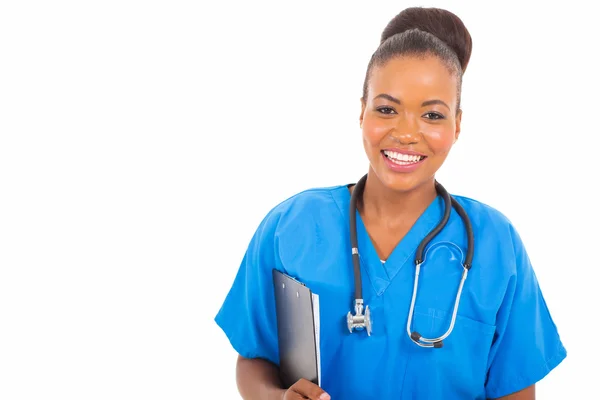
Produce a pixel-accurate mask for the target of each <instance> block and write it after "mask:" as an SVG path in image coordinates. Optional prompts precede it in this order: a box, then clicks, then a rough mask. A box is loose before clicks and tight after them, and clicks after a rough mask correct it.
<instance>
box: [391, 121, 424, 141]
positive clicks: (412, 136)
mask: <svg viewBox="0 0 600 400" xmlns="http://www.w3.org/2000/svg"><path fill="white" fill-rule="evenodd" d="M391 136H392V139H394V140H395V141H397V142H400V143H402V144H414V143H418V142H419V141H420V140H421V136H422V135H421V133H420V130H419V124H418V122H417V121H415V120H414V118H411V117H405V118H400V119H399V121H398V123H397V124H396V126H395V128H394V130H392V132H391Z"/></svg>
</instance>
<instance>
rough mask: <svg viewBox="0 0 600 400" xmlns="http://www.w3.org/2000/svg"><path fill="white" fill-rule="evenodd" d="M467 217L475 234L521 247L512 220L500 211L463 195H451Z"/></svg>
mask: <svg viewBox="0 0 600 400" xmlns="http://www.w3.org/2000/svg"><path fill="white" fill-rule="evenodd" d="M452 197H454V198H455V199H456V201H457V202H458V203H459V204H460V205H461V206H462V207H463V209H464V210H465V212H466V214H467V215H468V216H469V220H470V221H471V225H472V227H473V230H474V231H475V233H476V234H477V232H479V234H480V235H485V236H486V237H488V238H495V239H496V240H499V241H510V242H512V244H513V245H517V246H518V245H521V243H520V237H519V234H518V232H517V229H516V228H515V226H514V224H513V222H512V220H511V219H510V217H509V216H508V215H506V214H505V213H504V212H503V211H502V210H500V209H498V208H496V207H494V206H492V205H490V204H488V203H486V202H483V201H481V200H478V199H474V198H472V197H468V196H464V195H452Z"/></svg>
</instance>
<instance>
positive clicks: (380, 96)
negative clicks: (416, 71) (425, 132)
mask: <svg viewBox="0 0 600 400" xmlns="http://www.w3.org/2000/svg"><path fill="white" fill-rule="evenodd" d="M375 99H386V100H389V101H391V102H394V103H396V104H402V102H401V101H400V100H398V99H397V98H395V97H393V96H390V95H389V94H386V93H381V94H378V95H377V96H375ZM434 104H440V105H442V106H445V107H446V108H447V109H450V107H448V104H446V103H444V102H443V101H442V100H439V99H434V100H427V101H424V102H423V103H422V104H421V107H426V106H431V105H434Z"/></svg>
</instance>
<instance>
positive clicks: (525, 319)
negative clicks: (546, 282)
mask: <svg viewBox="0 0 600 400" xmlns="http://www.w3.org/2000/svg"><path fill="white" fill-rule="evenodd" d="M511 232H512V236H513V238H512V239H513V240H512V242H513V246H514V255H515V262H516V265H515V267H516V269H515V273H514V275H513V276H512V277H511V280H510V281H509V285H508V288H507V291H506V297H505V299H504V301H503V303H502V305H501V308H500V310H499V312H498V315H497V323H496V326H497V334H496V337H495V340H494V343H493V345H492V349H491V352H490V357H489V361H488V363H489V364H488V366H489V369H488V377H487V382H486V396H487V397H488V398H498V397H502V396H506V395H508V394H511V393H515V392H518V391H519V390H522V389H525V388H526V387H529V386H531V385H533V384H535V383H536V382H538V381H540V380H541V379H542V378H544V377H545V376H546V375H547V374H548V373H549V372H550V371H551V370H552V369H554V368H555V367H556V366H557V365H558V364H559V363H560V362H561V361H562V360H564V359H565V357H566V355H567V352H566V350H565V347H564V346H563V344H562V342H561V339H560V336H559V333H558V330H557V327H556V325H555V324H554V321H553V320H552V317H551V315H550V311H549V310H548V307H547V305H546V302H545V300H544V297H543V295H542V291H541V289H540V286H539V284H538V280H537V278H536V275H535V272H534V270H533V267H532V265H531V262H530V259H529V257H528V255H527V252H526V250H525V247H524V245H523V243H522V242H521V239H520V237H519V235H518V233H517V232H516V231H515V230H514V229H512V228H511Z"/></svg>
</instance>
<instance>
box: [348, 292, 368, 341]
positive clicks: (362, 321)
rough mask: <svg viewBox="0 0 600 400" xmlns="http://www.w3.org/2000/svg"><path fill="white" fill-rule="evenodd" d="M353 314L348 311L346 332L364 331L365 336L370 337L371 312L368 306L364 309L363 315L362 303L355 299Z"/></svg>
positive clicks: (360, 300)
mask: <svg viewBox="0 0 600 400" xmlns="http://www.w3.org/2000/svg"><path fill="white" fill-rule="evenodd" d="M354 312H355V313H356V314H355V315H352V312H350V311H348V316H347V322H348V330H349V331H350V333H352V332H353V331H354V330H357V331H362V330H363V329H366V331H367V335H369V336H371V311H370V310H369V306H366V307H365V313H364V314H363V302H362V299H357V300H356V301H355V302H354Z"/></svg>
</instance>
